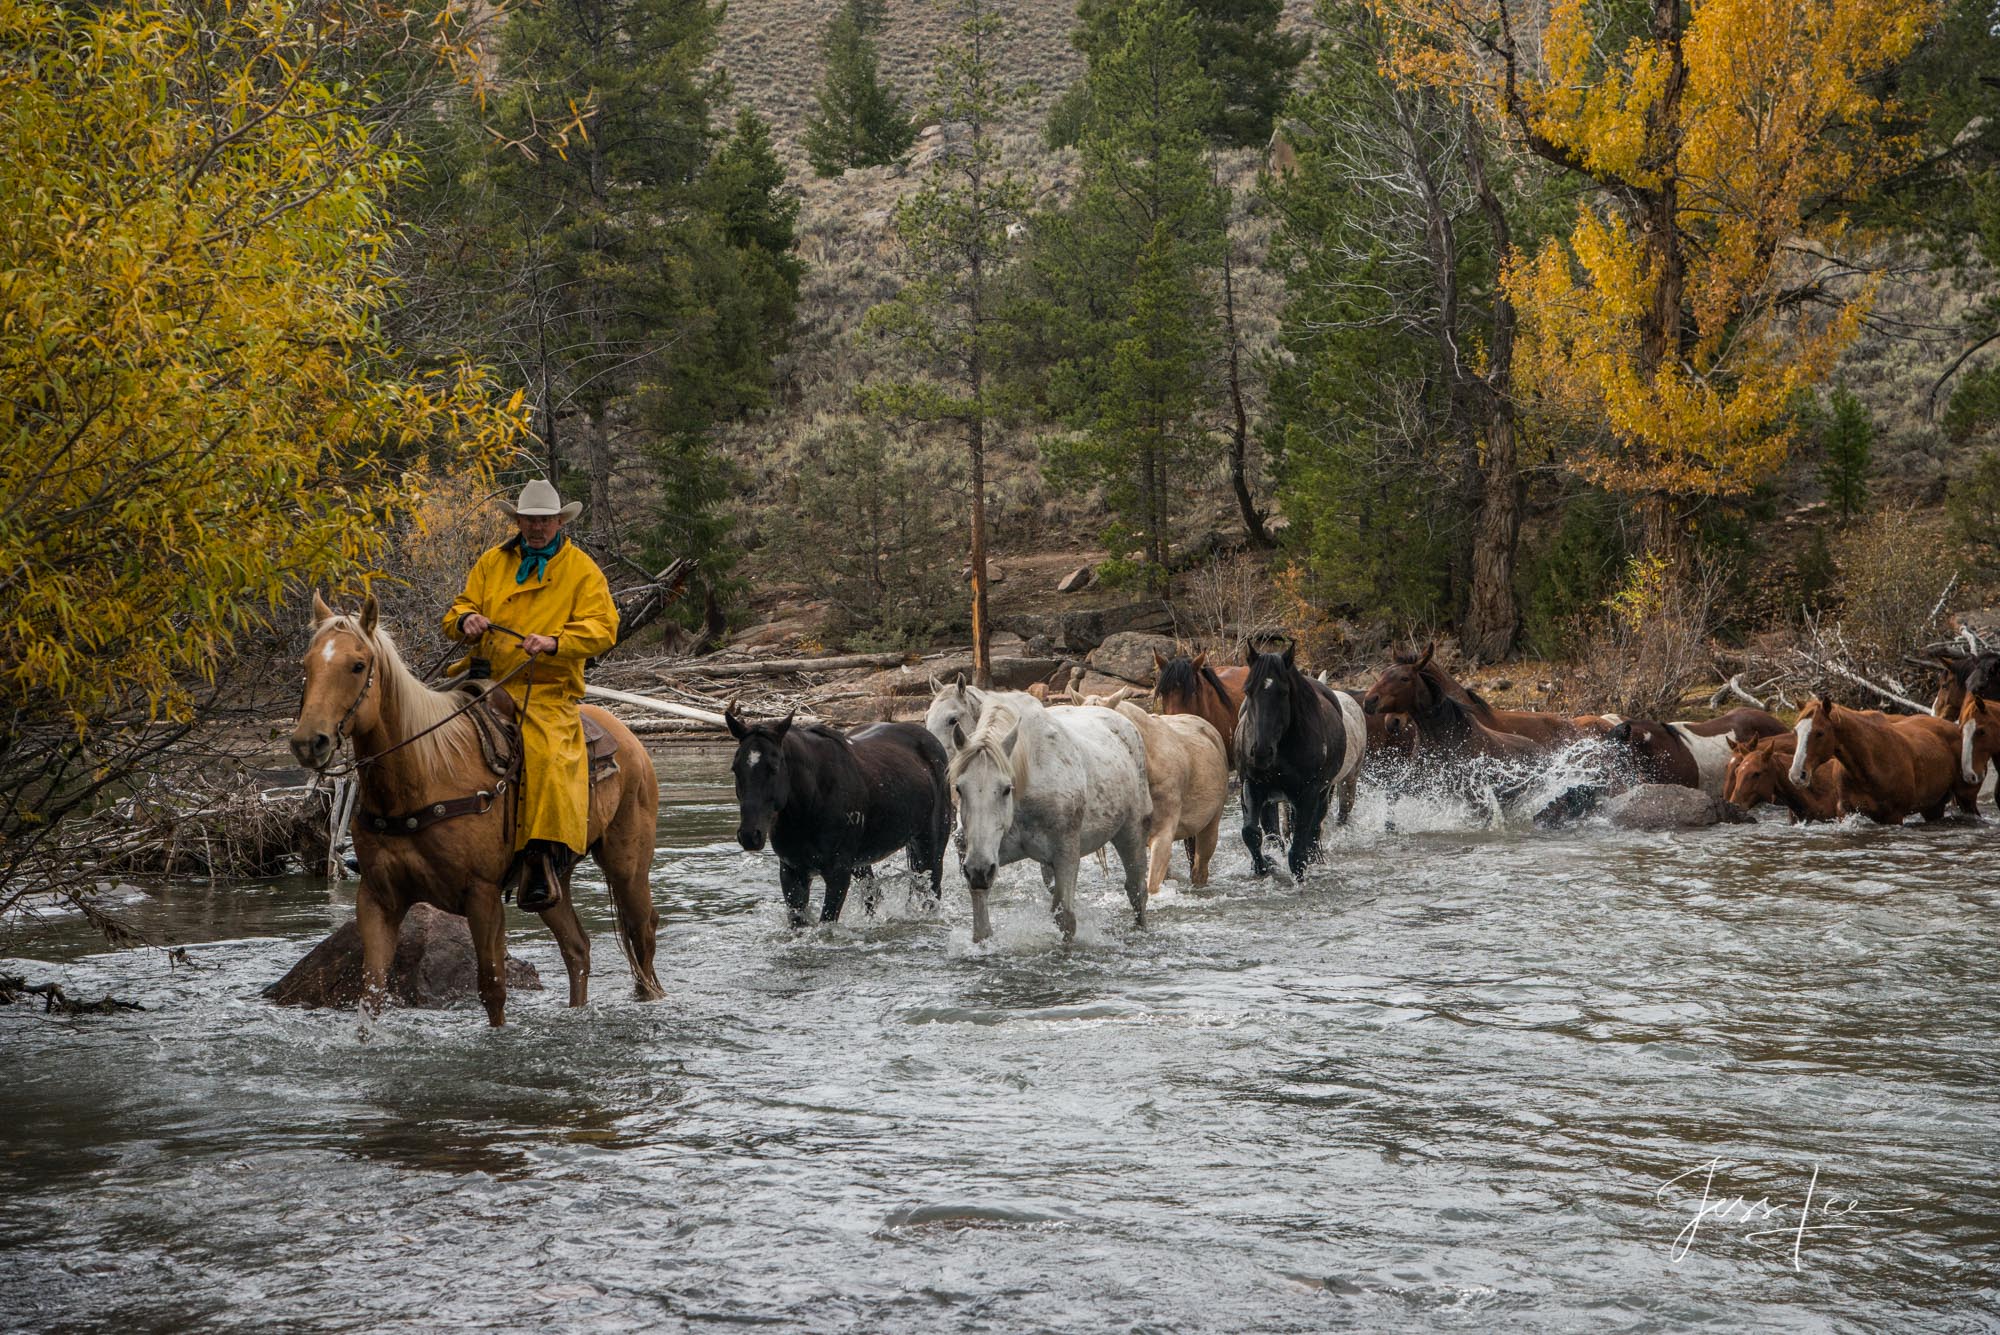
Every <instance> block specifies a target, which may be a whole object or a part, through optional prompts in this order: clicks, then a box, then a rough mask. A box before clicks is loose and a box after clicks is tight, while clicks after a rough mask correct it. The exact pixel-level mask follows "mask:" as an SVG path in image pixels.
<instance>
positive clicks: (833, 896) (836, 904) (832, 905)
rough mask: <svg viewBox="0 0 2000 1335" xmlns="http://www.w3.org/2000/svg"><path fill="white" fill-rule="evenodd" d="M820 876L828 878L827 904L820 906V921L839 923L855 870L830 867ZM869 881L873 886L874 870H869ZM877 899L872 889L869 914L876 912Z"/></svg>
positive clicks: (869, 897)
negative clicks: (875, 903) (842, 906)
mask: <svg viewBox="0 0 2000 1335" xmlns="http://www.w3.org/2000/svg"><path fill="white" fill-rule="evenodd" d="M820 874H821V875H822V876H824V877H825V878H826V902H825V903H823V904H821V905H820V906H819V920H820V921H821V922H839V921H840V907H841V905H843V904H845V903H846V902H847V886H848V883H849V882H851V881H852V880H853V879H854V868H852V867H828V868H827V869H826V870H825V871H824V872H822V873H820ZM868 879H869V882H870V884H871V885H872V884H873V882H874V880H875V872H874V869H873V868H870V869H869V872H868ZM876 897H877V896H876V895H875V892H874V891H873V890H872V889H871V890H870V891H869V892H868V899H869V912H871V913H872V912H874V901H875V899H876Z"/></svg>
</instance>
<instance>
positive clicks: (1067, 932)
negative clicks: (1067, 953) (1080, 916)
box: [1049, 845, 1145, 941]
mask: <svg viewBox="0 0 2000 1335" xmlns="http://www.w3.org/2000/svg"><path fill="white" fill-rule="evenodd" d="M1082 865H1083V855H1082V854H1081V853H1079V852H1077V851H1076V848H1075V846H1074V845H1065V846H1064V847H1063V848H1062V850H1061V851H1060V852H1058V853H1057V854H1056V860H1055V866H1054V869H1053V873H1054V874H1053V883H1052V884H1051V886H1050V889H1049V907H1050V909H1051V910H1053V912H1054V915H1055V920H1056V926H1058V927H1060V928H1062V934H1063V940H1065V941H1074V940H1076V874H1077V872H1078V871H1079V870H1081V868H1082ZM1139 888H1140V889H1141V890H1144V889H1145V882H1144V881H1141V882H1140V883H1139Z"/></svg>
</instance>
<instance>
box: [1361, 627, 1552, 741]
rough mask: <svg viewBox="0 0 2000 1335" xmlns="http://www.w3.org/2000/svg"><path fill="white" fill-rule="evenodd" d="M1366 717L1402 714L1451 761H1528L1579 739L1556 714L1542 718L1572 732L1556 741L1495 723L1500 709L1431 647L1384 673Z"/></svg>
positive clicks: (1367, 699)
mask: <svg viewBox="0 0 2000 1335" xmlns="http://www.w3.org/2000/svg"><path fill="white" fill-rule="evenodd" d="M1361 712H1362V713H1363V714H1364V715H1370V716H1380V715H1384V714H1400V715H1404V716H1406V717H1407V718H1408V719H1409V720H1410V721H1411V723H1413V724H1414V725H1415V729H1416V734H1417V737H1418V740H1419V744H1420V745H1421V747H1422V748H1423V750H1424V753H1425V754H1427V755H1439V756H1442V757H1443V758H1444V759H1446V760H1448V761H1457V760H1467V759H1471V758H1473V757H1477V756H1494V757H1500V758H1503V759H1512V760H1528V759H1534V758H1537V757H1540V756H1541V755H1543V754H1544V753H1545V752H1546V751H1547V750H1549V749H1551V747H1552V746H1553V745H1554V744H1556V743H1558V742H1561V741H1567V740H1568V739H1569V738H1570V737H1571V736H1573V735H1574V728H1573V725H1572V724H1570V722H1569V720H1568V719H1564V718H1558V717H1557V716H1556V715H1553V714H1544V715H1539V716H1538V717H1541V718H1546V719H1550V720H1553V721H1554V722H1557V723H1561V724H1562V725H1563V726H1564V727H1566V728H1570V729H1572V730H1571V731H1570V732H1567V733H1564V734H1562V735H1561V736H1558V737H1554V738H1552V739H1551V740H1550V741H1541V740H1537V739H1535V738H1532V737H1528V736H1526V735H1524V734H1521V733H1516V732H1509V731H1508V730H1506V729H1505V728H1502V727H1499V726H1497V724H1496V723H1495V722H1494V718H1495V715H1496V714H1498V712H1499V711H1497V710H1495V709H1494V708H1493V707H1492V706H1491V705H1489V704H1487V703H1486V701H1485V700H1484V699H1482V698H1481V697H1480V695H1479V694H1478V692H1476V691H1471V690H1468V689H1466V688H1465V687H1464V686H1462V685H1460V684H1459V683H1458V682H1456V681H1454V680H1452V678H1451V675H1450V674H1449V673H1447V672H1446V671H1445V670H1444V669H1443V668H1441V667H1439V666H1438V665H1437V664H1436V663H1434V662H1432V661H1431V647H1428V646H1427V647H1426V648H1425V649H1424V652H1423V653H1422V654H1421V655H1416V654H1401V655H1398V656H1397V659H1396V665H1395V666H1394V667H1391V668H1390V669H1389V670H1388V671H1387V672H1385V673H1383V674H1382V676H1381V678H1380V679H1379V680H1377V681H1376V683H1375V684H1374V685H1373V686H1371V687H1369V688H1368V694H1367V695H1365V696H1363V697H1362V699H1361Z"/></svg>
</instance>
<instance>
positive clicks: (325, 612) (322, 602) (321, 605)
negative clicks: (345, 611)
mask: <svg viewBox="0 0 2000 1335" xmlns="http://www.w3.org/2000/svg"><path fill="white" fill-rule="evenodd" d="M333 615H334V611H333V609H332V608H331V607H328V606H327V605H326V599H324V598H322V597H320V596H319V590H318V589H314V590H313V623H314V624H315V625H317V624H318V623H320V622H322V621H325V620H328V619H329V618H331V617H332V616H333Z"/></svg>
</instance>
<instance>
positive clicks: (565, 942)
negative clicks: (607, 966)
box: [542, 895, 590, 1006]
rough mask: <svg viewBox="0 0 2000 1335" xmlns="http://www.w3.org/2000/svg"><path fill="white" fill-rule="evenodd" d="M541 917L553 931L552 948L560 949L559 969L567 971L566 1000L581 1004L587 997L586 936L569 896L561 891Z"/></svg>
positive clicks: (588, 988)
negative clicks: (561, 967)
mask: <svg viewBox="0 0 2000 1335" xmlns="http://www.w3.org/2000/svg"><path fill="white" fill-rule="evenodd" d="M542 921H543V922H545V923H547V924H548V928H549V931H551V932H552V933H554V934H555V938H556V949H558V950H560V951H561V952H562V962H563V971H564V972H565V973H567V974H568V975H569V1004H570V1005H572V1006H581V1005H583V1003H584V1002H585V1001H587V1000H589V999H590V937H589V936H587V935H585V934H584V930H583V924H582V923H580V922H578V921H577V917H576V907H575V905H574V903H573V902H572V901H571V897H570V896H568V895H564V896H563V897H562V899H561V901H560V902H558V903H557V904H556V906H555V907H554V908H552V909H549V910H548V911H547V912H545V913H543V914H542Z"/></svg>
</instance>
